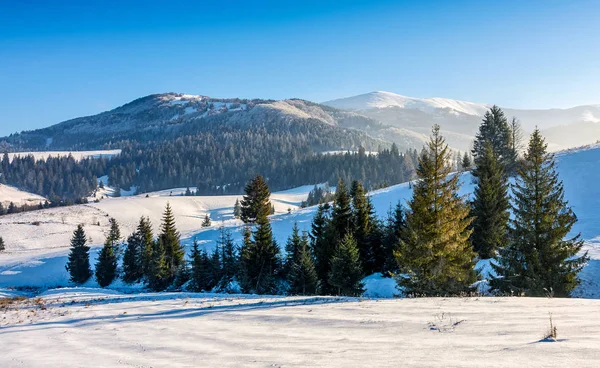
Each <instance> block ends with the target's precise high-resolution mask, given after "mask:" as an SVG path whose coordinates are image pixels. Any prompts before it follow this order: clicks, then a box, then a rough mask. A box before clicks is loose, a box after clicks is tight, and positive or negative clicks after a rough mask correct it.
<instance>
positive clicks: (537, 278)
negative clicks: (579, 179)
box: [492, 129, 588, 296]
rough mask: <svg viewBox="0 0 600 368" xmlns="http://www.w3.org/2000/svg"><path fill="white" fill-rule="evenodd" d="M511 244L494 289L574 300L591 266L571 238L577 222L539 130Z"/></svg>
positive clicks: (522, 174) (518, 186) (523, 177)
mask: <svg viewBox="0 0 600 368" xmlns="http://www.w3.org/2000/svg"><path fill="white" fill-rule="evenodd" d="M513 195H514V200H513V214H514V219H513V220H512V221H511V228H510V238H509V243H508V245H507V246H506V247H505V248H503V249H501V250H500V254H499V257H498V259H497V262H496V263H497V264H496V265H493V267H494V270H495V271H496V273H497V275H498V277H497V278H494V279H493V280H492V288H493V289H495V290H499V291H501V292H505V293H509V292H510V293H517V294H525V295H529V296H543V295H548V294H552V295H554V296H569V295H570V293H571V291H572V290H573V289H574V288H575V287H576V286H577V285H578V284H579V281H580V280H579V278H578V273H579V271H581V269H582V268H583V266H584V265H585V263H586V262H587V261H588V256H587V252H586V253H583V254H582V253H581V250H582V246H583V241H582V240H581V239H580V236H579V235H576V236H574V237H571V238H566V237H567V235H568V234H569V232H570V231H571V229H572V227H573V225H574V224H575V223H576V222H577V217H576V216H575V214H574V213H573V210H572V209H571V208H570V207H569V205H568V202H567V201H566V200H565V199H564V189H563V184H562V181H560V180H559V178H558V173H557V172H556V169H555V162H554V156H553V155H552V154H549V153H548V152H547V144H546V143H545V141H544V138H543V137H542V135H541V134H540V131H539V130H538V129H536V130H535V131H534V132H533V134H532V135H531V138H530V140H529V147H528V149H527V152H526V153H525V158H524V160H523V162H522V167H520V168H519V171H518V177H517V180H516V183H515V185H514V190H513Z"/></svg>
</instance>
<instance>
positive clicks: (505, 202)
mask: <svg viewBox="0 0 600 368" xmlns="http://www.w3.org/2000/svg"><path fill="white" fill-rule="evenodd" d="M473 178H474V183H475V190H474V193H473V196H474V199H473V201H472V204H471V206H472V209H471V215H472V216H473V223H472V228H473V233H472V234H471V243H472V244H473V248H474V249H475V251H476V252H477V253H479V257H480V258H481V259H488V258H493V257H494V256H495V255H496V249H498V248H503V247H504V246H506V244H507V242H508V219H509V217H510V212H509V209H510V201H509V197H508V180H507V178H506V175H504V170H503V166H502V163H501V162H499V161H498V158H497V157H496V156H495V154H494V150H493V147H492V145H491V143H490V142H486V144H485V145H484V148H483V154H482V155H481V156H479V157H477V159H476V160H475V169H474V170H473Z"/></svg>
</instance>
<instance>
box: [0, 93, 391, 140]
mask: <svg viewBox="0 0 600 368" xmlns="http://www.w3.org/2000/svg"><path fill="white" fill-rule="evenodd" d="M326 110H327V111H325V110H324V109H323V108H322V107H321V106H320V105H317V104H313V103H310V102H307V101H303V100H282V101H272V100H257V99H254V100H248V99H238V98H232V99H218V98H210V97H207V96H197V95H186V94H176V93H166V94H157V95H150V96H146V97H142V98H139V99H137V100H134V101H132V102H130V103H127V104H125V105H123V106H121V107H117V108H116V109H113V110H110V111H106V112H103V113H100V114H97V115H93V116H86V117H81V118H76V119H72V120H68V121H64V122H62V123H58V124H56V125H53V126H50V127H48V128H43V129H38V130H33V131H24V132H21V133H18V134H13V135H11V136H9V137H5V138H2V139H0V142H2V141H4V143H3V145H4V146H6V147H8V148H9V149H10V150H12V151H14V150H36V151H37V150H82V149H83V150H85V149H92V150H96V149H102V148H112V147H115V146H119V142H121V141H133V142H141V143H146V142H151V141H162V140H166V139H174V138H177V137H181V136H185V135H195V134H200V133H202V132H207V131H211V132H218V131H221V132H224V131H230V130H236V131H252V130H254V129H256V128H260V127H264V126H266V127H277V128H279V129H285V130H287V131H288V132H289V133H290V134H292V135H293V134H295V133H296V129H295V125H297V124H309V125H310V128H311V129H312V130H313V131H315V132H318V133H319V134H323V135H326V134H328V135H330V136H333V135H336V136H340V137H342V136H343V139H337V140H336V137H332V140H331V142H329V145H330V146H331V147H330V148H332V149H346V148H347V149H350V148H356V147H358V146H359V145H363V146H366V147H369V148H370V149H375V148H377V146H378V145H382V144H383V145H384V146H385V145H386V143H385V142H383V141H380V140H377V139H373V138H371V137H369V136H368V135H366V134H364V133H361V132H358V131H356V130H348V129H345V127H344V126H345V120H346V119H347V118H348V117H351V118H352V119H353V120H356V119H359V120H360V119H362V120H363V123H361V124H359V125H369V122H370V119H368V118H366V117H362V116H357V115H356V114H350V113H347V112H344V111H338V110H335V109H330V108H327V109H326ZM331 132H336V133H335V134H332V133H331ZM315 145H316V143H315ZM117 148H118V147H117Z"/></svg>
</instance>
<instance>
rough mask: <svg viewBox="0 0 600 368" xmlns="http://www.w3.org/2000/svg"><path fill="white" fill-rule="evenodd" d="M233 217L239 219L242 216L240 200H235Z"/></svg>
mask: <svg viewBox="0 0 600 368" xmlns="http://www.w3.org/2000/svg"><path fill="white" fill-rule="evenodd" d="M233 217H234V218H236V219H239V218H241V217H242V206H241V205H240V200H239V199H236V200H235V205H234V206H233Z"/></svg>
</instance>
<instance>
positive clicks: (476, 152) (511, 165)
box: [473, 105, 517, 174]
mask: <svg viewBox="0 0 600 368" xmlns="http://www.w3.org/2000/svg"><path fill="white" fill-rule="evenodd" d="M511 140H512V139H511V130H510V126H509V124H508V120H507V119H506V116H505V115H504V112H503V111H502V109H500V108H499V107H498V106H495V105H494V106H492V108H491V109H490V110H489V111H488V112H486V113H485V115H484V117H483V122H482V124H481V125H480V126H479V132H477V134H476V136H475V142H474V145H473V156H474V158H475V160H477V159H478V158H479V157H482V156H483V155H484V153H485V152H484V151H485V144H486V142H490V144H491V145H492V149H493V151H494V155H495V157H496V158H497V159H498V160H499V161H500V162H501V163H502V166H503V169H504V170H505V173H506V174H512V173H513V171H514V169H515V164H516V160H517V156H516V154H515V151H514V150H513V148H512V142H511Z"/></svg>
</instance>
